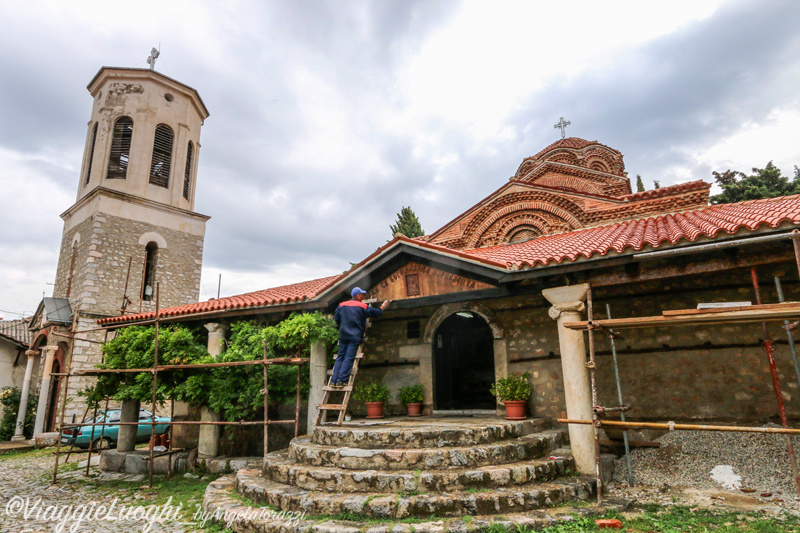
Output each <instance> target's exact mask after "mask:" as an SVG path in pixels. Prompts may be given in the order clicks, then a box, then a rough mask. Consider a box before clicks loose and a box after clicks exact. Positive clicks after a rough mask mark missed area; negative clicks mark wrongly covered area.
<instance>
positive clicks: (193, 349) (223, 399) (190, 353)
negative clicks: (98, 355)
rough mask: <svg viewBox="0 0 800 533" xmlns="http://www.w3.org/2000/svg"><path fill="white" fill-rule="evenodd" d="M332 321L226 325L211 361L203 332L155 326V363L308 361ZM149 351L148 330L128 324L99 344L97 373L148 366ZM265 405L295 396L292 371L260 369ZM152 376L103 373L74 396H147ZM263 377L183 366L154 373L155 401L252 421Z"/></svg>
mask: <svg viewBox="0 0 800 533" xmlns="http://www.w3.org/2000/svg"><path fill="white" fill-rule="evenodd" d="M337 336H338V334H337V331H336V325H335V324H334V322H333V320H331V319H330V318H327V317H325V316H323V315H321V314H319V313H304V314H302V313H294V314H292V315H290V316H289V317H288V318H287V319H285V320H283V321H281V322H279V323H278V324H275V325H273V326H264V325H263V324H259V323H257V322H255V321H246V322H237V323H234V324H232V325H231V332H230V337H229V339H228V342H227V346H226V349H225V350H224V351H223V353H222V354H220V355H219V356H217V357H216V358H215V357H212V356H210V355H209V354H208V351H207V350H206V347H205V346H206V343H205V336H204V331H202V330H200V329H199V328H198V329H190V328H187V327H185V326H169V327H162V328H161V329H160V331H159V336H158V340H159V363H161V364H167V365H168V364H187V363H195V364H196V363H211V362H233V361H251V360H255V359H262V358H263V357H264V350H265V349H266V351H267V357H269V358H275V357H308V356H309V352H310V347H311V345H312V344H313V343H316V342H321V343H323V344H325V345H326V346H328V347H329V346H331V345H332V344H333V343H335V342H336V340H337ZM154 352H155V328H154V327H152V326H149V327H145V326H131V327H128V328H124V329H123V330H121V331H120V332H119V333H118V335H117V336H116V338H114V339H113V340H111V341H109V342H107V343H105V344H104V345H103V353H104V354H105V361H104V363H103V364H102V365H99V367H100V368H110V369H123V368H150V367H152V366H153V354H154ZM268 379H269V402H270V403H271V404H281V403H284V402H287V401H290V400H293V399H294V397H295V391H296V386H297V368H296V367H295V366H285V365H271V366H269V367H268ZM300 385H301V395H303V396H305V395H307V394H308V389H309V365H304V366H303V367H301V373H300ZM152 387H153V376H152V374H150V373H135V374H134V373H112V374H103V375H101V376H100V377H99V378H98V379H97V382H96V383H95V384H94V385H92V386H90V387H88V388H87V389H85V390H84V391H83V392H82V393H81V394H83V395H84V396H86V397H87V400H88V401H89V403H90V404H92V405H93V404H94V403H96V402H98V401H100V400H101V399H102V398H105V397H111V398H113V399H115V400H140V401H143V402H150V401H151V399H152ZM263 388H264V374H263V367H262V366H261V365H252V366H235V367H220V368H212V369H188V370H181V371H173V372H161V373H159V374H158V388H157V393H156V398H157V400H158V401H159V402H163V401H164V400H166V399H168V398H174V399H175V400H179V401H185V402H189V403H192V404H195V405H200V406H208V407H209V408H210V409H212V410H214V411H218V412H219V413H220V414H221V415H222V418H223V419H224V420H228V421H236V420H245V419H249V418H253V417H255V416H257V415H259V414H260V413H261V412H263V407H264V397H263V395H262V394H261V390H262V389H263Z"/></svg>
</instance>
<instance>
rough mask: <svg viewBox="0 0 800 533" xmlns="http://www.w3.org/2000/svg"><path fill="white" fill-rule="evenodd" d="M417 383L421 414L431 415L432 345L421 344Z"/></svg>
mask: <svg viewBox="0 0 800 533" xmlns="http://www.w3.org/2000/svg"><path fill="white" fill-rule="evenodd" d="M419 382H420V384H421V385H422V414H423V415H425V416H431V415H433V345H432V344H422V345H421V351H420V354H419Z"/></svg>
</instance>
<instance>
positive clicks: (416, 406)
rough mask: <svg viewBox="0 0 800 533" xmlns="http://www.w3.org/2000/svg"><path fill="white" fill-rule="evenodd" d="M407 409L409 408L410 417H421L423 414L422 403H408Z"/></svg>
mask: <svg viewBox="0 0 800 533" xmlns="http://www.w3.org/2000/svg"><path fill="white" fill-rule="evenodd" d="M406 407H408V416H420V414H421V413H422V404H421V403H407V404H406Z"/></svg>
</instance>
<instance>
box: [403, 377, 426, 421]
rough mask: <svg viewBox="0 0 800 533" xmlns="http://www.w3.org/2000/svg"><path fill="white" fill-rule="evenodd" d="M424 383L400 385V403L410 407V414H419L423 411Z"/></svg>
mask: <svg viewBox="0 0 800 533" xmlns="http://www.w3.org/2000/svg"><path fill="white" fill-rule="evenodd" d="M422 398H423V394H422V385H419V384H418V385H409V386H407V387H400V403H404V404H406V407H408V416H419V415H420V414H421V412H422Z"/></svg>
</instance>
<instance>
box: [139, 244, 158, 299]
mask: <svg viewBox="0 0 800 533" xmlns="http://www.w3.org/2000/svg"><path fill="white" fill-rule="evenodd" d="M157 259H158V244H156V243H155V242H153V241H150V242H148V243H147V246H145V247H144V273H143V275H142V300H145V301H148V302H149V301H150V300H152V299H153V295H155V292H156V261H157Z"/></svg>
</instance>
